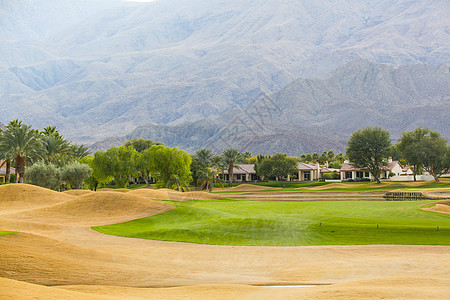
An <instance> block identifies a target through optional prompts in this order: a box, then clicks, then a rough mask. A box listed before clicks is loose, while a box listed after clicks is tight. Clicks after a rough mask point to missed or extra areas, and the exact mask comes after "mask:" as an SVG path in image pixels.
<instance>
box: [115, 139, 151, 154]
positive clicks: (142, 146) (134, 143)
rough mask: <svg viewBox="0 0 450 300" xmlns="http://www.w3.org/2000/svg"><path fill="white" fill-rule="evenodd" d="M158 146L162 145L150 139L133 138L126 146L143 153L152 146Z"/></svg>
mask: <svg viewBox="0 0 450 300" xmlns="http://www.w3.org/2000/svg"><path fill="white" fill-rule="evenodd" d="M156 144H160V143H155V142H154V141H152V140H150V139H137V138H133V139H132V140H128V141H126V142H125V144H124V146H125V147H128V146H131V147H133V148H134V149H135V150H136V151H137V152H139V153H141V152H144V151H145V150H147V149H149V148H150V147H151V146H153V145H156Z"/></svg>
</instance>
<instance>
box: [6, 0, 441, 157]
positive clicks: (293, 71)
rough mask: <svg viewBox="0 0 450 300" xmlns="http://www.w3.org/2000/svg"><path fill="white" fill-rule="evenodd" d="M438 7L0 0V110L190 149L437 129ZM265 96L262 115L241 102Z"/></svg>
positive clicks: (298, 143)
mask: <svg viewBox="0 0 450 300" xmlns="http://www.w3.org/2000/svg"><path fill="white" fill-rule="evenodd" d="M448 11H450V3H449V2H448V1H446V0H430V1H418V0H417V1H412V0H411V1H401V0H392V1H370V0H366V1H356V0H317V1H300V0H289V1H275V0H265V1H256V0H248V1H237V0H230V1H222V0H212V1H208V2H206V1H200V0H192V1H183V0H155V1H153V2H150V3H134V2H125V1H121V0H60V1H57V0H0V103H1V107H0V121H2V122H3V123H7V122H8V121H9V120H11V119H15V118H19V119H22V120H24V121H25V122H26V123H30V124H32V125H33V126H35V127H40V128H42V127H45V126H48V125H56V126H57V128H58V129H59V130H60V131H61V132H62V133H63V134H64V136H65V137H67V138H69V139H71V140H72V141H74V142H78V143H95V142H96V141H104V140H105V139H106V138H109V141H110V142H111V143H110V144H111V145H113V144H114V143H116V144H117V143H118V142H119V141H122V140H123V139H124V138H129V137H133V136H137V137H149V138H153V139H156V140H160V141H162V142H165V143H166V144H168V145H171V146H179V147H181V148H186V149H189V150H190V151H194V150H195V149H197V148H198V147H201V146H210V147H214V148H217V149H218V150H220V149H222V148H223V147H224V146H226V145H236V147H239V148H242V149H244V148H249V150H251V151H255V152H256V151H257V152H258V153H273V152H278V151H282V152H289V153H290V154H296V153H301V152H314V151H317V152H319V151H323V150H329V149H330V148H335V149H341V150H343V149H344V148H345V141H346V139H347V138H348V136H349V135H350V134H351V132H352V131H353V130H355V129H358V128H360V127H363V126H368V125H379V126H382V127H386V128H387V129H389V130H391V132H392V135H393V137H394V138H395V137H398V135H399V134H400V133H401V132H402V131H404V130H409V129H413V128H414V127H415V126H419V125H420V126H429V127H430V128H432V129H433V130H440V131H441V133H442V134H443V135H444V136H446V137H447V138H448V137H450V133H449V132H448V128H449V126H448V117H447V115H448V112H449V95H450V93H449V89H448V87H449V75H448V66H447V65H445V64H447V63H448V62H449V61H450V54H449V53H450V51H449V50H450V38H449V32H450V22H449V19H448V13H447V12H448ZM264 99H265V100H264ZM268 103H271V105H272V107H274V108H273V109H272V111H271V113H269V117H268V118H264V119H263V120H262V121H263V123H261V120H259V121H255V118H254V117H252V114H249V113H248V111H251V110H255V111H258V105H262V106H261V107H263V106H264V105H265V106H267V104H268ZM266 113H267V112H266ZM446 113H447V114H446ZM259 118H260V119H261V117H259ZM231 130H233V134H229V133H228V131H231ZM225 139H228V140H225ZM113 141H115V142H113ZM107 145H109V144H108V143H107V142H101V143H99V144H96V145H95V144H94V145H93V146H92V149H97V148H102V147H103V148H104V147H106V146H107Z"/></svg>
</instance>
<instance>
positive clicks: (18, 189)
mask: <svg viewBox="0 0 450 300" xmlns="http://www.w3.org/2000/svg"><path fill="white" fill-rule="evenodd" d="M71 199H74V197H73V196H71V195H69V194H64V193H59V192H55V191H51V190H48V189H45V188H41V187H38V186H34V185H30V184H23V183H16V184H5V185H0V214H5V213H9V212H17V211H26V210H30V209H35V208H39V207H45V206H48V205H52V204H57V203H61V202H64V201H67V200H71Z"/></svg>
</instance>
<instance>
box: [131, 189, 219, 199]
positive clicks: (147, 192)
mask: <svg viewBox="0 0 450 300" xmlns="http://www.w3.org/2000/svg"><path fill="white" fill-rule="evenodd" d="M127 194H130V195H137V196H140V197H145V198H148V199H153V200H171V201H189V200H216V199H220V198H222V197H221V196H219V195H215V194H211V193H208V192H203V191H189V192H179V191H175V190H170V189H145V188H143V189H135V190H131V191H129V192H127Z"/></svg>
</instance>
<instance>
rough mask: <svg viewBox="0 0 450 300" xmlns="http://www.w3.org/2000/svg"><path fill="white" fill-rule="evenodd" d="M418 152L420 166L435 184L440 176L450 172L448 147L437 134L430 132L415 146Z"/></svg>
mask: <svg viewBox="0 0 450 300" xmlns="http://www.w3.org/2000/svg"><path fill="white" fill-rule="evenodd" d="M413 146H416V147H417V148H418V149H419V151H420V164H421V165H422V167H423V169H424V170H425V171H427V172H428V173H430V174H431V175H432V176H433V177H434V180H435V181H436V182H438V181H439V177H440V176H441V175H442V174H445V173H447V172H450V147H449V146H448V145H447V141H446V140H445V139H444V138H443V137H441V135H440V133H438V132H433V131H432V132H431V133H430V135H427V136H425V137H423V138H422V139H421V140H420V141H419V142H418V143H417V144H413Z"/></svg>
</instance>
